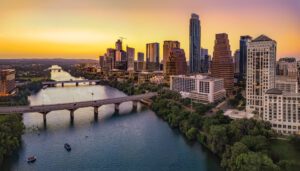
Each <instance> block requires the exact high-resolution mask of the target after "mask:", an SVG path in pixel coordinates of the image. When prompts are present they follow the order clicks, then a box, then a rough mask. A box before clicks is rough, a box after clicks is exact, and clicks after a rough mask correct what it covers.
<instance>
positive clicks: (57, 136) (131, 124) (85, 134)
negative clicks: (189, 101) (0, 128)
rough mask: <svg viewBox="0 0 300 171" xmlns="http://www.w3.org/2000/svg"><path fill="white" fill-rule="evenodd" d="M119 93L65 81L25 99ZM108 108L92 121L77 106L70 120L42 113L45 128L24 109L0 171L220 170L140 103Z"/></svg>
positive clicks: (63, 75)
mask: <svg viewBox="0 0 300 171" xmlns="http://www.w3.org/2000/svg"><path fill="white" fill-rule="evenodd" d="M51 77H52V79H55V80H70V79H76V78H73V77H71V76H70V75H69V74H68V73H67V72H64V71H61V72H58V71H52V73H51ZM92 94H94V95H92ZM121 96H126V95H125V94H124V93H122V92H120V91H118V90H116V89H114V88H111V87H107V86H99V85H93V86H88V85H82V86H79V87H75V86H66V85H65V87H53V88H47V89H43V90H41V91H40V92H39V93H38V94H36V95H34V96H30V97H29V100H30V102H31V105H37V104H55V103H60V102H74V101H84V100H92V99H93V100H94V99H106V98H111V97H121ZM113 113H114V106H113V105H106V106H102V107H101V108H99V119H98V121H97V122H95V121H94V116H93V108H82V109H78V110H76V111H75V114H74V116H75V119H74V124H71V123H70V114H69V112H68V111H53V112H50V113H49V114H48V115H47V125H46V127H45V126H44V125H43V119H42V118H43V117H42V115H41V114H39V113H26V114H24V115H23V119H24V124H25V125H26V133H25V134H24V135H23V137H22V139H23V142H22V146H21V148H20V149H19V150H18V151H17V152H16V154H14V155H13V156H12V157H11V158H9V159H7V160H6V161H5V164H4V166H3V167H2V168H0V170H12V171H16V170H22V171H23V170H24V171H27V170H28V171H35V170H38V171H39V170H41V171H67V170H72V171H82V170H112V171H115V170H116V171H118V170H120V171H124V170H130V171H131V170H133V171H147V170H149V171H159V170H162V171H164V170H170V171H176V170H182V171H187V170H201V171H202V170H203V171H206V170H211V171H217V170H222V169H221V168H220V164H219V161H218V159H217V158H216V157H215V156H214V155H212V154H211V153H210V152H209V151H207V150H206V149H205V148H204V147H202V146H201V145H199V144H189V143H188V142H186V141H185V139H184V137H183V136H182V135H180V133H178V132H177V131H174V130H172V129H171V128H170V127H169V126H168V124H167V123H166V122H164V121H162V120H161V119H159V118H158V117H157V116H156V115H155V113H154V112H153V111H151V110H149V109H147V108H146V107H143V106H142V105H141V104H139V105H138V110H137V112H132V103H131V102H126V103H122V104H121V106H120V114H119V115H113ZM66 142H67V143H69V144H70V145H71V147H72V151H71V152H67V151H66V150H65V149H64V147H63V145H64V143H66ZM30 155H35V156H36V157H37V161H36V162H35V163H33V164H28V163H27V162H26V158H27V157H28V156H30Z"/></svg>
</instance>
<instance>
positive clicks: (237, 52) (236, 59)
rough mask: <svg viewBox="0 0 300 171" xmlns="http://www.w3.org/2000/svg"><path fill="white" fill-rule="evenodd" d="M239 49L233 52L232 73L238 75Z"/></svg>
mask: <svg viewBox="0 0 300 171" xmlns="http://www.w3.org/2000/svg"><path fill="white" fill-rule="evenodd" d="M240 56H241V55H240V50H236V51H235V52H234V74H235V75H239V73H240Z"/></svg>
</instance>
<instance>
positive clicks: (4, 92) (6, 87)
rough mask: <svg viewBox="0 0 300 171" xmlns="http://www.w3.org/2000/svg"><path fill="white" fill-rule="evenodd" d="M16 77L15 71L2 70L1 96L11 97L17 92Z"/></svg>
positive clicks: (0, 73)
mask: <svg viewBox="0 0 300 171" xmlns="http://www.w3.org/2000/svg"><path fill="white" fill-rule="evenodd" d="M15 75H16V71H15V70H14V69H0V96H9V95H10V94H11V93H12V92H13V91H14V90H15V88H16V82H15Z"/></svg>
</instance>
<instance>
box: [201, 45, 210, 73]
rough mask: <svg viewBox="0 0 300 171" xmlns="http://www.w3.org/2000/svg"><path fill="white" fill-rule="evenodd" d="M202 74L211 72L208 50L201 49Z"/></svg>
mask: <svg viewBox="0 0 300 171" xmlns="http://www.w3.org/2000/svg"><path fill="white" fill-rule="evenodd" d="M200 54H201V60H200V64H201V72H202V73H208V70H209V55H208V49H205V48H201V52H200Z"/></svg>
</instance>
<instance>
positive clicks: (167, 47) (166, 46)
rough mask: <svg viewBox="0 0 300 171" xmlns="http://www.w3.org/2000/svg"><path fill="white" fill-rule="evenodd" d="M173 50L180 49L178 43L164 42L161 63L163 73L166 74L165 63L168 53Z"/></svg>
mask: <svg viewBox="0 0 300 171" xmlns="http://www.w3.org/2000/svg"><path fill="white" fill-rule="evenodd" d="M173 48H180V43H179V42H178V41H171V40H167V41H164V45H163V61H162V63H163V68H164V73H165V72H166V61H167V59H168V58H169V57H170V53H171V51H172V49H173Z"/></svg>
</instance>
